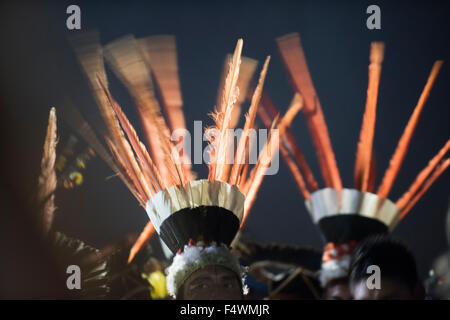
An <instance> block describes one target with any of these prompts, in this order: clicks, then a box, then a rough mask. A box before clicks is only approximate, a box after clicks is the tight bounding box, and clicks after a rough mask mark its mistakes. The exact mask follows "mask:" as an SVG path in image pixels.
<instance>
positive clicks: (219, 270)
mask: <svg viewBox="0 0 450 320" xmlns="http://www.w3.org/2000/svg"><path fill="white" fill-rule="evenodd" d="M228 277H230V278H231V277H232V278H237V277H236V275H235V273H234V272H233V271H231V270H230V269H228V268H225V267H222V266H207V267H205V268H201V269H199V270H197V271H196V272H194V273H193V274H191V276H190V277H189V278H188V279H187V280H186V282H193V281H196V280H198V281H200V280H208V279H213V278H228Z"/></svg>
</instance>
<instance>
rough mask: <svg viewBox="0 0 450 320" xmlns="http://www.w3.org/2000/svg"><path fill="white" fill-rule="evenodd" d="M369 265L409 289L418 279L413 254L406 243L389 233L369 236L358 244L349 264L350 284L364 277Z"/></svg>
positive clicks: (413, 286) (412, 288) (383, 275)
mask: <svg viewBox="0 0 450 320" xmlns="http://www.w3.org/2000/svg"><path fill="white" fill-rule="evenodd" d="M371 265H376V266H378V267H379V268H380V270H381V276H382V277H387V278H390V279H393V280H395V281H398V282H400V283H403V284H405V285H407V286H408V287H409V289H410V290H414V288H415V286H416V285H417V283H418V281H419V278H418V276H417V269H416V262H415V260H414V256H413V255H412V253H411V252H410V251H409V249H408V248H407V247H406V245H404V244H403V243H402V242H400V241H399V240H396V239H394V238H392V237H391V236H389V235H376V236H371V237H368V238H367V239H365V240H363V241H362V242H361V243H359V244H358V246H357V247H356V249H355V251H354V253H353V256H352V261H351V265H350V285H351V286H353V285H354V284H356V283H357V282H359V281H361V280H364V279H366V278H367V277H368V276H369V274H367V268H368V267H369V266H371Z"/></svg>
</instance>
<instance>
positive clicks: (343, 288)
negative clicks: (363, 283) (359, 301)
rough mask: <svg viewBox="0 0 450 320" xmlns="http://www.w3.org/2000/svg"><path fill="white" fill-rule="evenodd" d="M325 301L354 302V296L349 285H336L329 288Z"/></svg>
mask: <svg viewBox="0 0 450 320" xmlns="http://www.w3.org/2000/svg"><path fill="white" fill-rule="evenodd" d="M325 300H352V294H351V292H350V288H349V286H348V284H347V283H336V284H332V285H330V286H327V288H326V291H325Z"/></svg>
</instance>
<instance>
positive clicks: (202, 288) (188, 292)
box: [181, 266, 242, 300]
mask: <svg viewBox="0 0 450 320" xmlns="http://www.w3.org/2000/svg"><path fill="white" fill-rule="evenodd" d="M181 289H182V290H183V297H184V299H185V300H241V299H242V289H241V284H240V282H239V279H238V277H237V276H236V274H235V273H234V272H233V271H231V270H229V269H227V268H224V267H222V266H208V267H206V268H203V269H200V270H197V271H196V272H194V273H193V274H191V276H190V277H189V278H188V279H187V280H186V281H185V283H184V285H183V287H182V288H181Z"/></svg>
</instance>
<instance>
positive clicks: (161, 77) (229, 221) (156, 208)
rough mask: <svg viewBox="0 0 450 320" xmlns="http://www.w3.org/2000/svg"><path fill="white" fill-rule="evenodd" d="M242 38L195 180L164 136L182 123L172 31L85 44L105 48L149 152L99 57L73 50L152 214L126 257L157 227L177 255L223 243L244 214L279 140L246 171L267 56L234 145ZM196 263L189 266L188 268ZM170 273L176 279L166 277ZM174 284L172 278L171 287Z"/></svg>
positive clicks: (120, 158) (121, 171)
mask: <svg viewBox="0 0 450 320" xmlns="http://www.w3.org/2000/svg"><path fill="white" fill-rule="evenodd" d="M242 45H243V41H242V40H239V41H238V43H237V46H236V49H235V51H234V54H233V56H232V58H231V59H230V61H229V69H228V74H227V76H226V77H225V79H224V81H223V88H222V89H221V92H222V95H221V98H220V99H219V104H218V105H217V107H216V111H215V112H214V114H213V119H214V125H213V126H212V127H211V128H209V129H208V130H209V131H210V132H211V134H209V135H208V138H209V139H210V140H209V142H210V144H209V155H210V162H209V175H208V179H203V180H194V177H195V175H194V174H193V172H192V171H191V167H190V163H189V162H188V163H186V161H185V155H184V154H182V152H180V149H179V148H176V147H175V143H174V141H173V140H174V139H173V137H171V136H170V131H171V130H176V129H184V128H185V121H184V117H183V113H182V109H181V108H182V107H181V105H182V100H181V94H180V92H179V80H178V75H177V69H178V68H177V67H176V52H175V42H174V39H173V37H169V36H157V37H150V38H146V39H141V40H136V39H134V37H132V36H126V37H123V38H121V39H119V40H116V41H114V42H112V43H110V44H108V45H106V46H105V47H104V48H103V49H102V50H100V49H98V45H92V43H91V44H90V48H91V49H92V48H94V49H95V50H94V51H95V52H96V54H97V55H98V54H100V52H101V51H103V53H104V56H105V57H106V60H107V62H108V63H109V64H110V66H111V67H112V69H113V71H114V73H115V74H116V75H117V76H118V78H119V79H120V80H121V81H122V82H123V83H124V85H125V86H126V87H127V89H128V90H129V92H130V94H131V96H132V98H133V99H134V101H135V104H136V106H137V111H138V115H139V119H140V120H141V124H142V127H143V129H144V132H145V137H146V140H147V141H146V142H147V145H148V146H149V149H148V151H147V147H146V145H145V144H144V143H142V142H141V140H140V138H139V137H138V135H137V133H136V130H135V129H134V128H133V126H132V124H131V123H130V122H129V121H128V119H127V117H126V116H125V114H124V112H123V111H122V109H121V108H120V106H119V105H118V103H117V102H116V101H115V100H114V98H113V96H112V95H111V93H110V92H109V89H108V85H107V82H106V73H105V70H104V67H103V66H102V67H99V65H102V63H100V64H99V63H97V62H98V61H100V60H101V58H100V57H98V56H96V55H95V54H92V50H91V51H89V50H80V49H78V50H77V52H78V58H79V59H80V61H81V65H82V66H83V69H84V71H85V74H86V75H87V77H88V79H89V81H90V83H91V86H92V88H93V89H94V95H95V96H97V102H99V106H100V110H101V114H102V116H103V117H104V119H105V123H106V125H107V128H108V135H107V137H105V139H106V142H107V143H108V145H109V148H110V150H111V154H112V156H113V159H114V161H115V167H116V169H117V173H118V175H119V177H120V178H121V179H122V180H123V181H124V183H125V184H126V185H127V187H128V188H129V189H130V191H131V192H132V193H133V195H134V196H135V197H136V199H137V200H138V202H139V203H140V204H141V205H142V206H143V207H145V208H146V211H147V214H148V216H149V217H150V220H151V222H149V224H148V225H147V226H146V228H145V230H144V232H143V233H142V235H141V237H140V238H139V239H138V241H137V242H136V245H135V247H134V248H133V249H132V252H131V254H130V260H131V259H132V258H133V256H134V255H135V254H136V252H137V251H138V250H139V248H140V247H142V245H143V243H145V241H146V240H148V238H149V237H150V235H151V234H152V233H153V232H154V231H155V230H156V232H157V233H158V234H159V235H160V237H161V238H162V240H163V241H164V242H165V243H166V244H167V246H168V247H169V248H170V249H171V250H172V252H173V253H178V254H180V252H181V254H182V251H183V250H184V249H185V248H187V244H188V243H192V241H194V243H196V242H203V243H206V244H208V243H217V244H221V245H225V246H229V245H230V243H231V241H232V240H233V238H234V236H235V235H236V232H237V231H238V229H239V228H240V226H242V223H243V221H245V218H246V216H247V214H248V208H250V207H251V203H252V202H253V201H254V199H255V196H256V192H257V190H258V188H259V186H260V185H261V181H262V178H263V176H264V173H265V171H266V170H267V167H268V166H269V164H270V161H271V160H272V157H273V155H274V154H275V153H276V149H277V146H278V139H276V138H277V134H276V133H274V134H271V136H270V137H269V139H268V142H267V145H266V146H265V150H264V151H263V152H261V153H260V155H259V157H258V159H257V163H256V165H255V167H254V168H253V169H252V170H251V172H250V173H249V169H248V165H249V164H248V161H246V159H248V156H249V149H250V144H251V143H252V141H251V139H250V138H249V137H250V131H251V130H252V129H253V128H254V121H255V117H256V114H257V109H258V106H259V103H260V99H261V93H262V89H263V85H264V80H265V77H266V74H267V69H268V63H269V60H270V57H268V58H267V60H266V62H265V64H264V66H263V68H262V72H261V76H260V78H259V81H258V85H257V87H256V89H255V92H254V94H253V96H252V101H251V105H250V108H249V112H248V115H246V121H245V124H244V129H243V131H242V134H241V136H240V137H239V139H238V142H237V146H236V148H235V147H234V134H233V133H231V132H230V130H232V129H233V128H234V126H235V125H236V124H235V123H233V120H232V115H233V110H234V107H235V105H236V104H237V103H239V89H238V83H239V74H240V73H239V72H240V67H241V52H242ZM94 57H95V59H94ZM86 60H88V61H86ZM90 60H92V61H95V62H96V63H94V62H89V61H90ZM174 63H175V66H174ZM155 83H156V84H157V85H154V84H155ZM97 89H100V90H101V93H100V92H99V91H98V90H97ZM158 90H159V91H158ZM158 98H161V100H162V103H160V101H159V99H158ZM161 105H162V107H163V108H164V112H162V110H161V108H160V106H161ZM301 106H302V104H301V99H300V98H297V99H296V103H294V104H293V106H292V107H291V108H290V111H288V112H287V113H286V115H285V116H284V117H282V119H281V120H279V121H278V119H277V121H276V122H274V124H273V128H275V127H276V128H278V129H279V131H280V132H283V131H284V130H285V129H284V128H286V127H287V126H289V124H290V122H291V121H292V119H293V117H294V116H295V114H296V113H297V112H298V111H299V110H300V109H301ZM164 114H165V115H166V118H167V119H168V122H167V123H166V118H165V117H164ZM175 140H176V141H175V142H176V143H177V144H178V143H180V142H181V143H183V140H182V139H181V140H177V139H175ZM229 160H231V161H229ZM246 196H247V197H246ZM194 269H195V268H190V270H191V271H192V270H194ZM172 278H173V279H177V277H169V279H172ZM177 285H178V284H177ZM177 285H174V284H171V285H170V287H172V288H175V287H177Z"/></svg>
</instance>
